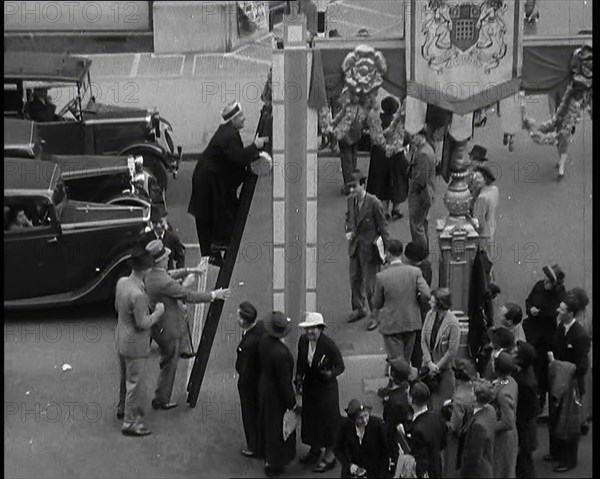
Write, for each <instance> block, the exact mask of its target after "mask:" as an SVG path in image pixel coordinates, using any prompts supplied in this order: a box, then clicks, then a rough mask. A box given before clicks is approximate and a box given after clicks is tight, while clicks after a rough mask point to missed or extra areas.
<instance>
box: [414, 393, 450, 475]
mask: <svg viewBox="0 0 600 479" xmlns="http://www.w3.org/2000/svg"><path fill="white" fill-rule="evenodd" d="M429 397H430V392H429V388H428V387H427V386H426V385H425V384H423V383H422V382H416V383H415V384H413V385H412V387H411V388H410V400H411V404H412V408H413V419H412V423H411V424H410V425H409V426H408V428H407V437H408V438H409V445H410V449H411V451H412V454H413V456H414V458H415V461H416V463H417V477H423V476H424V475H425V473H427V475H428V477H430V478H439V477H442V451H443V450H444V448H445V447H446V434H447V427H446V423H445V422H444V421H443V420H442V417H441V416H440V414H439V412H434V411H430V410H429V409H428V408H427V403H428V402H429Z"/></svg>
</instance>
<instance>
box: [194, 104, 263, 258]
mask: <svg viewBox="0 0 600 479" xmlns="http://www.w3.org/2000/svg"><path fill="white" fill-rule="evenodd" d="M221 117H222V119H223V120H222V122H221V125H220V126H219V128H217V131H216V132H215V134H214V135H213V137H212V138H211V139H210V142H209V143H208V146H207V147H206V149H205V150H204V151H203V152H202V155H201V156H200V159H199V160H198V162H197V163H196V166H195V168H194V173H193V175H192V195H191V197H190V202H189V205H188V213H190V214H191V215H192V216H193V217H194V218H195V219H196V232H197V233H198V241H199V243H200V253H201V254H202V256H209V263H211V264H214V265H215V266H222V264H223V258H222V257H221V253H220V250H222V249H224V248H227V245H228V244H229V238H230V237H231V234H232V232H233V226H234V224H235V220H236V214H237V208H238V196H237V190H238V188H239V187H240V185H241V184H242V182H243V181H244V177H245V175H246V168H247V166H248V165H249V164H250V163H252V161H254V160H256V159H257V158H258V154H259V150H260V149H261V148H263V147H264V146H265V144H266V142H267V140H268V137H257V138H255V140H254V142H253V143H252V144H250V145H249V146H247V147H244V145H243V143H242V138H241V136H240V130H241V129H242V128H243V127H244V123H245V121H246V119H245V117H244V113H243V111H242V106H241V105H240V103H239V102H232V103H229V104H227V105H226V106H225V107H224V108H223V110H222V111H221Z"/></svg>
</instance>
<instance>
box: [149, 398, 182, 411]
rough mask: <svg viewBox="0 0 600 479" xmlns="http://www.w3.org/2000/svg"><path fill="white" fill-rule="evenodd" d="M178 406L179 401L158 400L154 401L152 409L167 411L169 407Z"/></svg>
mask: <svg viewBox="0 0 600 479" xmlns="http://www.w3.org/2000/svg"><path fill="white" fill-rule="evenodd" d="M175 407H177V403H176V402H168V403H160V402H158V401H154V400H153V401H152V409H157V410H158V409H162V410H164V411H167V410H169V409H173V408H175Z"/></svg>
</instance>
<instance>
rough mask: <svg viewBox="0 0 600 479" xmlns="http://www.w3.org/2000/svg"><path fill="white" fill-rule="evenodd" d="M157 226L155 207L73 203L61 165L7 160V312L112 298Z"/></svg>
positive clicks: (5, 176)
mask: <svg viewBox="0 0 600 479" xmlns="http://www.w3.org/2000/svg"><path fill="white" fill-rule="evenodd" d="M149 219H150V208H149V207H148V206H116V205H106V204H99V203H91V202H84V201H74V200H71V199H69V197H68V195H67V192H66V188H65V185H64V181H63V179H62V172H61V169H60V167H59V166H58V165H57V164H55V163H52V162H49V161H40V160H31V159H20V158H16V159H8V160H5V162H4V308H5V309H31V308H43V307H49V306H61V305H71V304H77V303H82V302H91V301H101V300H107V299H108V298H111V296H112V294H113V292H114V286H115V283H116V280H117V279H118V277H120V276H123V275H125V274H128V272H129V271H130V268H129V267H128V265H127V260H128V259H129V258H130V257H131V252H132V251H133V250H134V249H135V248H136V247H138V246H139V241H140V238H141V235H143V234H144V232H146V231H148V228H149Z"/></svg>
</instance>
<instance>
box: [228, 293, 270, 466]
mask: <svg viewBox="0 0 600 479" xmlns="http://www.w3.org/2000/svg"><path fill="white" fill-rule="evenodd" d="M237 314H238V324H239V326H240V328H242V331H243V332H242V339H241V340H240V343H239V344H238V347H237V359H236V361H235V370H236V372H237V374H238V383H237V387H238V393H239V395H240V407H241V409H242V424H243V425H244V435H245V436H246V448H245V449H242V450H241V453H242V455H244V456H246V457H256V454H257V453H256V451H258V405H259V402H258V381H259V379H260V356H259V353H258V345H259V344H260V340H261V339H262V337H263V335H264V334H266V332H267V330H266V329H265V327H264V325H263V322H262V321H256V316H257V312H256V308H255V307H254V306H253V305H252V304H251V303H249V302H248V301H244V302H243V303H241V304H240V305H239V306H238V311H237Z"/></svg>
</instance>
